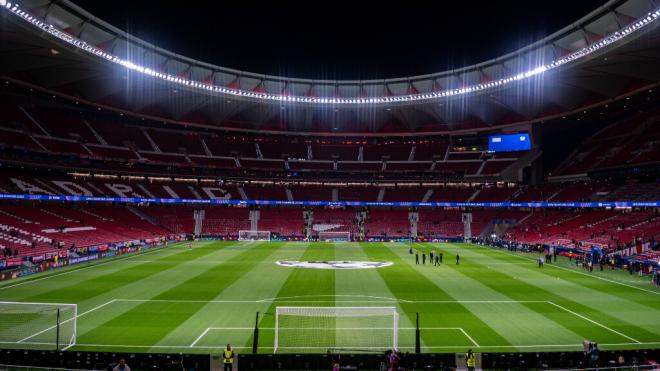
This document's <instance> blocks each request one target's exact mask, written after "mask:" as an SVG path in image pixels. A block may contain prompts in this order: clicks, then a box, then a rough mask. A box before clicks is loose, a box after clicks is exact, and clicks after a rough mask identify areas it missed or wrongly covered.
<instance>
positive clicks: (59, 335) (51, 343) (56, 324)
mask: <svg viewBox="0 0 660 371" xmlns="http://www.w3.org/2000/svg"><path fill="white" fill-rule="evenodd" d="M0 313H1V314H2V320H1V321H0V344H2V346H3V347H20V348H30V349H54V350H67V349H69V348H71V347H72V346H74V345H76V322H77V318H78V306H77V305H76V304H58V303H21V302H6V301H3V302H0Z"/></svg>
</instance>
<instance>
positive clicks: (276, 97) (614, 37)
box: [0, 0, 660, 105]
mask: <svg viewBox="0 0 660 371" xmlns="http://www.w3.org/2000/svg"><path fill="white" fill-rule="evenodd" d="M0 7H2V8H3V9H6V10H9V11H10V12H11V13H12V14H14V15H16V16H18V17H20V18H21V19H23V20H25V21H26V22H28V23H30V24H32V25H33V26H35V27H38V28H40V29H41V30H43V31H45V32H47V33H49V34H50V35H52V36H54V37H56V38H58V39H60V40H62V41H64V42H66V43H68V44H71V45H73V46H75V47H77V48H78V49H81V50H84V51H86V52H88V53H90V54H94V55H96V56H98V57H100V58H103V59H105V60H107V61H109V62H112V63H115V64H118V65H121V66H124V67H125V68H126V69H129V70H132V71H137V72H139V73H142V74H145V75H148V76H151V77H155V78H159V79H162V80H165V81H168V82H172V83H175V84H179V85H183V86H187V87H192V88H197V89H202V90H206V91H209V92H212V93H219V94H225V95H231V96H238V97H245V98H250V99H257V100H264V101H270V102H282V103H289V102H291V103H311V104H321V105H333V104H337V105H360V104H387V103H402V102H404V103H405V102H423V101H428V100H433V99H438V98H445V97H452V96H458V95H465V94H469V93H473V92H478V91H483V90H486V89H490V88H495V87H499V86H503V85H506V84H510V83H512V82H515V81H520V80H523V79H527V78H530V77H533V76H537V75H540V74H543V73H544V72H546V71H548V70H551V69H554V68H557V67H560V66H563V65H565V64H567V63H570V62H573V61H576V60H578V59H581V58H584V57H586V56H588V55H590V54H592V53H594V52H596V51H598V50H600V49H603V48H604V47H606V46H608V45H610V44H613V43H615V42H617V41H619V40H621V39H623V38H624V37H626V36H628V35H630V34H632V33H633V32H636V31H638V30H640V29H642V28H643V27H645V26H647V25H649V24H651V23H652V22H654V21H656V20H657V19H658V18H660V9H658V10H655V11H653V12H650V13H648V14H647V15H646V16H644V17H643V18H640V19H639V20H637V21H636V22H634V23H632V24H630V25H628V26H626V27H625V28H623V29H621V30H619V31H616V32H614V33H612V34H610V35H609V36H607V37H605V38H603V39H602V40H600V41H598V42H597V43H594V44H591V45H589V46H586V47H584V48H582V49H580V50H577V51H575V52H573V53H571V54H569V55H567V56H565V57H563V58H560V59H557V60H554V61H553V62H551V63H549V64H546V65H543V66H539V67H536V68H534V69H531V70H529V71H526V72H521V73H518V74H517V75H514V76H510V77H506V78H501V79H498V80H494V81H491V82H488V83H480V84H475V85H470V86H466V87H464V88H462V89H447V90H440V91H435V92H431V93H420V94H408V95H399V96H387V97H372V98H341V97H325V98H324V97H307V96H299V95H282V94H271V93H264V92H256V91H247V90H241V89H232V88H227V87H224V86H218V85H213V84H207V83H202V82H199V81H194V80H189V79H184V78H181V77H178V76H174V75H170V74H167V73H163V72H158V71H156V70H153V69H151V68H149V67H144V66H141V65H138V64H135V63H133V62H131V61H129V60H126V59H122V58H119V57H117V56H115V55H112V54H110V53H108V52H106V51H104V50H101V49H99V48H97V47H95V46H94V45H90V44H88V43H87V42H85V41H83V40H80V39H77V38H75V37H73V36H71V35H69V34H67V33H66V32H63V31H60V30H59V29H57V28H56V27H55V26H53V25H51V24H48V23H45V22H43V21H41V20H40V19H38V18H36V17H34V16H32V15H31V14H29V13H28V12H26V11H23V10H22V9H20V8H19V6H18V5H17V4H15V3H14V4H12V3H11V2H9V1H7V0H0Z"/></svg>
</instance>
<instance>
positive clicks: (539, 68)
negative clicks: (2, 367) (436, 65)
mask: <svg viewBox="0 0 660 371" xmlns="http://www.w3.org/2000/svg"><path fill="white" fill-rule="evenodd" d="M0 7H1V8H2V9H0V22H1V25H2V32H1V33H0V40H1V43H0V53H1V54H2V55H3V58H1V59H0V76H1V77H0V79H1V82H2V83H1V84H0V109H1V112H2V117H1V118H0V163H1V164H2V167H1V169H0V171H1V172H2V175H1V176H0V199H1V200H2V202H1V203H0V230H1V232H0V246H2V248H3V253H4V255H3V257H4V259H2V260H0V262H1V264H2V268H4V272H3V273H4V274H3V275H2V277H3V278H14V277H16V276H18V275H22V274H30V273H33V272H34V271H35V270H40V269H49V268H51V267H55V266H58V261H59V262H60V263H59V265H62V264H63V262H65V261H67V260H71V259H74V260H73V261H74V262H78V261H77V260H75V259H84V256H87V254H90V253H91V254H96V255H95V256H96V257H97V258H98V257H101V256H105V255H104V254H106V255H108V254H109V253H107V251H113V252H117V253H120V252H121V253H128V252H134V251H135V250H136V249H138V247H139V248H142V247H145V248H146V247H149V246H159V245H161V244H163V243H164V242H165V241H177V240H181V239H187V238H190V237H191V236H195V237H196V238H208V239H222V240H236V239H239V238H240V239H244V238H242V237H241V236H243V235H244V236H248V237H246V238H245V239H253V238H254V239H263V238H266V237H263V236H265V234H257V233H254V234H249V233H247V234H245V233H244V234H242V233H241V232H245V231H253V232H256V231H264V232H267V236H268V237H267V239H270V240H281V241H309V240H318V239H325V238H324V237H321V236H325V235H328V234H327V233H328V232H330V233H332V232H337V233H345V235H344V234H342V236H347V237H341V239H342V241H343V240H344V239H345V240H348V241H351V240H352V241H365V242H366V241H407V242H411V241H415V242H417V241H419V242H428V241H456V242H457V241H464V240H472V241H475V242H477V241H478V242H479V243H482V244H492V245H497V246H499V247H503V246H506V247H508V248H511V247H513V248H514V249H515V248H524V249H543V248H544V247H545V248H552V249H553V250H554V249H557V250H556V251H558V252H559V251H561V253H564V254H579V255H585V256H586V255H589V256H591V254H593V251H594V249H598V251H599V254H601V257H611V258H614V260H615V261H614V262H613V263H612V265H613V266H618V267H624V266H625V267H630V266H633V264H635V267H636V268H635V269H637V271H638V272H640V274H653V272H654V271H656V270H657V269H658V267H659V264H660V252H658V250H657V249H658V246H657V244H656V241H657V240H658V238H660V215H659V214H658V210H659V206H660V185H659V184H658V177H659V176H660V108H659V107H660V106H659V105H658V102H659V101H660V96H659V95H658V90H659V88H658V85H659V84H660V69H658V68H657V66H658V65H660V38H659V37H658V18H660V8H659V7H658V3H657V2H656V1H651V0H611V1H608V2H607V3H606V4H604V5H603V6H601V7H600V8H598V9H596V10H594V11H593V12H591V13H589V14H588V15H586V16H584V17H583V18H581V19H580V20H578V21H577V22H575V23H573V24H571V25H570V26H567V27H566V28H564V29H562V30H559V31H557V32H555V33H553V34H551V35H549V36H547V37H545V38H543V39H542V40H539V41H538V42H535V43H533V44H531V45H528V46H526V47H524V48H521V49H519V50H517V51H515V52H512V53H509V54H507V55H503V56H501V57H498V58H495V59H492V60H489V61H485V62H483V63H479V64H477V65H473V66H466V67H464V68H460V69H456V70H452V71H445V72H439V73H434V74H429V75H420V76H410V77H402V78H395V79H386V80H364V81H345V80H337V81H329V80H328V81H324V80H307V79H299V78H294V77H283V76H268V75H262V74H257V73H251V72H246V71H237V70H232V69H228V68H223V67H220V66H215V65H212V64H209V63H205V62H202V61H197V60H193V59H191V58H188V57H185V56H182V55H178V54H175V53H172V52H170V51H167V50H164V49H161V48H159V47H158V46H156V45H152V44H149V43H147V42H145V41H143V40H140V39H138V38H136V37H134V36H132V35H130V34H127V33H125V32H124V31H122V30H120V29H118V28H116V27H114V26H112V25H110V24H107V23H106V22H104V21H102V20H100V19H99V18H97V17H95V16H94V15H92V14H89V13H88V12H86V11H85V10H84V9H81V8H80V7H78V6H76V5H75V4H73V3H72V2H70V1H68V0H62V1H49V0H26V1H20V2H18V3H14V2H9V1H5V0H0ZM509 140H511V141H512V142H511V143H509V142H508V141H509ZM521 143H522V144H521ZM250 236H260V237H250ZM330 236H332V235H330ZM336 236H339V235H336ZM336 236H334V237H328V240H336V239H337V238H338V237H336ZM63 247H64V248H63ZM69 247H70V248H69ZM571 256H572V255H571ZM97 258H94V259H97ZM81 261H83V260H81ZM608 261H609V260H608ZM656 293H657V292H656ZM255 362H258V361H255ZM493 362H495V361H493ZM493 364H494V363H493ZM557 364H558V365H559V364H560V363H557ZM561 367H563V366H561Z"/></svg>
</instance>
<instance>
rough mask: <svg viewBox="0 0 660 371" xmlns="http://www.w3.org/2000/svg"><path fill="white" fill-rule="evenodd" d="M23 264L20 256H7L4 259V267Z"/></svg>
mask: <svg viewBox="0 0 660 371" xmlns="http://www.w3.org/2000/svg"><path fill="white" fill-rule="evenodd" d="M22 264H23V259H21V258H7V259H5V268H11V267H18V266H20V265H22Z"/></svg>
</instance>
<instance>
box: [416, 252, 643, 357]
mask: <svg viewBox="0 0 660 371" xmlns="http://www.w3.org/2000/svg"><path fill="white" fill-rule="evenodd" d="M425 248H428V246H425ZM439 250H440V251H442V252H443V253H444V254H445V256H449V257H450V259H448V260H449V261H450V262H451V263H450V264H448V265H447V267H446V272H447V274H448V275H449V276H454V277H458V278H459V279H460V280H461V281H462V282H469V281H476V282H477V285H478V286H481V287H485V288H486V290H488V291H490V292H491V293H494V295H492V296H491V297H490V298H489V297H483V296H477V297H476V298H472V297H465V296H464V295H470V294H474V292H475V291H479V290H480V289H479V288H478V287H474V285H473V286H472V287H469V288H467V289H466V290H464V291H465V293H464V294H461V293H460V292H459V293H458V295H455V296H456V299H457V300H458V299H464V300H465V299H480V300H481V299H488V300H511V301H534V300H540V301H546V300H549V299H548V298H547V297H546V296H530V295H527V294H524V295H520V296H517V295H510V293H511V292H515V291H517V290H522V289H523V288H521V287H518V286H516V284H517V283H518V282H519V281H517V280H515V279H514V278H513V277H509V276H506V275H502V274H500V273H498V272H497V271H495V270H489V269H488V268H487V267H486V266H484V265H482V264H480V262H481V261H483V259H481V258H478V257H477V256H476V255H472V254H471V253H469V252H468V251H467V250H464V249H447V248H446V246H445V245H443V247H442V248H440V249H439ZM457 252H458V253H459V254H460V256H461V264H460V265H456V263H455V258H454V257H455V254H456V253H457ZM487 263H491V261H487ZM487 263H486V264H487ZM509 268H510V267H508V266H507V265H506V264H500V265H497V266H496V269H497V270H503V271H505V270H508V269H509ZM450 285H452V286H453V285H454V282H451V283H450ZM524 289H526V290H529V289H530V287H525V288H524ZM481 290H483V289H481ZM454 291H456V288H454ZM521 292H522V291H521ZM524 292H525V293H527V292H528V291H524ZM474 306H475V307H477V308H478V309H479V310H485V311H487V312H486V313H482V314H480V317H481V318H483V319H484V320H486V318H487V317H494V320H495V323H494V324H493V326H494V327H496V328H497V329H498V330H499V331H500V332H501V333H502V334H503V336H505V337H507V338H509V339H511V340H512V342H514V344H520V345H527V344H544V345H545V344H547V345H550V344H579V343H580V342H581V341H582V340H583V339H585V338H590V339H592V340H597V341H601V340H605V339H606V338H603V337H602V336H600V337H598V336H597V335H603V331H604V329H602V328H599V327H596V326H593V324H590V323H587V324H588V325H591V326H585V328H584V329H583V328H582V327H583V326H582V325H584V321H582V320H581V319H580V318H578V317H576V316H574V315H571V316H572V318H571V317H567V316H565V315H562V314H568V313H567V312H564V313H561V311H560V310H558V308H556V307H554V306H552V305H551V304H548V303H515V304H497V303H492V304H487V303H484V304H475V305H474ZM548 313H553V314H558V315H560V316H559V317H560V319H561V320H558V318H557V316H554V317H553V316H548V315H547V314H548ZM486 322H487V323H492V321H488V320H486ZM604 335H607V336H609V334H604ZM617 339H618V340H622V341H624V342H628V341H630V340H629V339H625V338H620V337H617Z"/></svg>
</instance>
